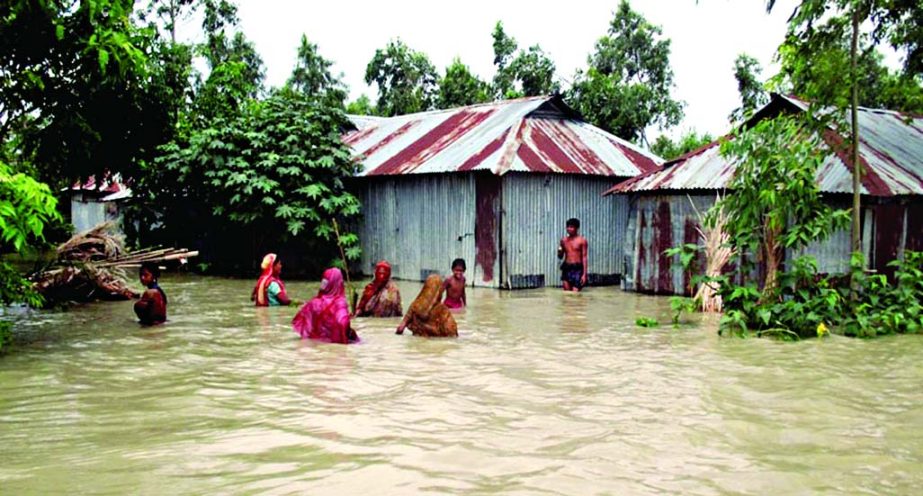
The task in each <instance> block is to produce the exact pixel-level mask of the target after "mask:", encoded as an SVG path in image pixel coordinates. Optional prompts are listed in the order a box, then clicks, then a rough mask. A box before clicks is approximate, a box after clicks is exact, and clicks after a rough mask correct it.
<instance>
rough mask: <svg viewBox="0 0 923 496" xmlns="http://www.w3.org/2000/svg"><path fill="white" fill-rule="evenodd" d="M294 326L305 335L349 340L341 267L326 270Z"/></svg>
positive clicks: (294, 321) (345, 341)
mask: <svg viewBox="0 0 923 496" xmlns="http://www.w3.org/2000/svg"><path fill="white" fill-rule="evenodd" d="M292 327H293V328H294V329H295V332H297V333H298V334H300V335H301V337H302V338H310V339H321V340H324V341H330V342H333V343H343V344H346V343H348V342H349V339H348V336H347V329H348V328H349V307H348V306H347V304H346V289H345V287H344V285H343V273H342V272H340V269H336V268H331V269H327V270H326V271H324V277H323V279H321V282H320V289H319V290H318V291H317V296H315V297H314V298H313V299H312V300H311V301H309V302H307V303H305V304H304V306H302V307H301V310H299V311H298V314H297V315H295V318H294V319H292Z"/></svg>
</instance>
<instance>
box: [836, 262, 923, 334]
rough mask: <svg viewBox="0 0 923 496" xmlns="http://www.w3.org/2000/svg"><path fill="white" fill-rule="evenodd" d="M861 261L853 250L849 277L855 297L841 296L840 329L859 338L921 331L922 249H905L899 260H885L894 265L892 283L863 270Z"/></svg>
mask: <svg viewBox="0 0 923 496" xmlns="http://www.w3.org/2000/svg"><path fill="white" fill-rule="evenodd" d="M864 265H865V263H864V261H863V260H862V254H861V253H856V254H854V255H853V259H852V260H851V267H852V271H853V278H852V280H853V284H855V285H856V286H857V287H858V288H859V289H858V291H857V295H858V297H857V298H855V299H847V298H844V303H846V304H847V310H846V311H845V312H844V317H845V318H844V319H843V321H842V332H843V333H844V334H846V335H848V336H857V337H863V338H868V337H874V336H877V335H882V334H918V333H920V332H923V252H913V251H906V252H904V258H903V260H894V261H892V262H891V263H889V264H888V265H890V266H892V267H894V268H895V273H894V284H890V283H889V282H888V280H887V278H885V276H883V275H879V274H875V275H869V274H866V273H865V272H864V271H863V270H862V267H864Z"/></svg>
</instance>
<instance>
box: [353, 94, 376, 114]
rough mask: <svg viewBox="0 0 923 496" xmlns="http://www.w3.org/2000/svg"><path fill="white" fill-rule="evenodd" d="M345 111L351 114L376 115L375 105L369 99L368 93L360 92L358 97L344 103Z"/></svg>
mask: <svg viewBox="0 0 923 496" xmlns="http://www.w3.org/2000/svg"><path fill="white" fill-rule="evenodd" d="M346 113H347V114H352V115H378V112H377V110H376V109H375V105H374V104H373V103H372V101H371V100H369V97H368V95H366V94H364V93H363V94H361V95H359V98H356V99H355V100H353V101H351V102H349V103H347V104H346Z"/></svg>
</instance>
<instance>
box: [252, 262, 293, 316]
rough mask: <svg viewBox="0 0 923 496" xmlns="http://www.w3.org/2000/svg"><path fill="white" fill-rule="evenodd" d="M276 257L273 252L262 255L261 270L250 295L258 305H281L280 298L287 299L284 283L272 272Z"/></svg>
mask: <svg viewBox="0 0 923 496" xmlns="http://www.w3.org/2000/svg"><path fill="white" fill-rule="evenodd" d="M276 259H277V257H276V254H275V253H269V254H267V255H266V256H265V257H263V262H262V263H261V264H260V269H262V271H263V272H262V273H261V274H260V278H259V279H257V281H256V286H254V288H253V295H252V299H253V301H255V302H256V306H258V307H273V306H279V305H283V303H282V300H284V301H288V295H286V294H285V283H283V282H282V280H281V279H279V278H278V277H276V276H274V275H273V273H272V270H273V266H274V265H275V264H276Z"/></svg>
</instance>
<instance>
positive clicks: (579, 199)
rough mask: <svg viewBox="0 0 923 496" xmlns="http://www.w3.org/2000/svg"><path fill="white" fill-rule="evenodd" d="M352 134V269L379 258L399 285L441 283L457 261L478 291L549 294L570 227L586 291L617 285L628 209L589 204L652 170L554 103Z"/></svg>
mask: <svg viewBox="0 0 923 496" xmlns="http://www.w3.org/2000/svg"><path fill="white" fill-rule="evenodd" d="M353 123H354V124H355V126H356V127H357V130H356V131H354V132H351V133H349V134H347V135H346V136H344V141H345V142H346V143H347V144H348V145H350V146H351V148H352V150H353V152H354V155H355V156H356V157H357V158H358V159H359V160H360V161H361V163H362V164H363V170H362V172H361V173H360V177H358V178H356V180H355V182H356V185H355V190H356V193H357V194H358V196H359V198H360V199H361V201H362V204H363V212H364V213H363V220H362V221H361V225H360V227H359V234H360V238H361V243H362V250H363V255H362V262H361V263H362V269H363V271H364V272H367V273H369V272H371V268H372V265H373V264H374V263H375V262H377V261H378V260H381V259H385V260H388V261H389V262H391V264H392V271H393V274H394V276H395V277H397V278H400V279H408V280H422V279H424V278H425V277H426V276H427V275H429V274H430V273H433V272H439V273H446V272H448V271H449V268H450V267H449V265H450V263H451V261H452V260H453V259H454V258H456V257H460V258H464V259H465V260H466V261H467V262H468V279H469V281H470V282H471V283H472V284H474V285H477V286H486V287H500V288H510V289H513V288H527V287H541V286H545V285H549V286H551V285H559V284H560V281H559V279H560V273H559V269H558V263H559V262H558V260H557V257H556V251H557V246H558V240H559V239H560V237H561V236H562V235H563V233H564V223H565V221H566V220H567V219H568V218H570V217H577V218H579V219H580V220H581V223H582V228H581V232H582V234H584V235H585V236H586V237H587V239H588V240H589V242H590V267H589V279H590V282H591V283H595V284H606V283H609V284H616V283H617V282H618V277H619V275H620V270H619V269H620V268H621V260H620V258H621V257H620V256H619V254H620V253H621V252H622V250H623V249H622V241H623V234H624V229H625V225H626V222H627V215H628V208H627V202H626V201H615V202H612V201H606V199H603V198H601V196H600V193H602V192H603V191H606V190H607V189H609V188H611V187H612V186H613V185H615V184H617V183H619V182H620V181H622V180H624V179H626V178H629V177H634V176H637V175H639V174H642V173H645V172H649V171H652V170H654V169H657V168H658V167H659V164H660V162H661V160H660V159H659V158H658V157H656V156H654V155H652V154H650V153H649V152H646V151H644V150H642V149H640V148H638V147H636V146H634V145H632V144H630V143H628V142H625V141H623V140H620V139H619V138H616V137H615V136H613V135H611V134H609V133H606V132H604V131H602V130H600V129H598V128H595V127H593V126H591V125H589V124H587V123H586V122H583V121H582V120H581V119H580V118H579V116H578V115H576V113H575V112H574V111H573V110H571V109H570V108H568V107H567V106H566V105H565V104H564V103H563V101H562V100H561V99H560V97H557V96H554V97H535V98H523V99H519V100H511V101H504V102H495V103H488V104H481V105H473V106H468V107H462V108H456V109H450V110H442V111H433V112H424V113H419V114H411V115H405V116H399V117H393V118H387V119H384V118H367V117H355V118H353Z"/></svg>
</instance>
